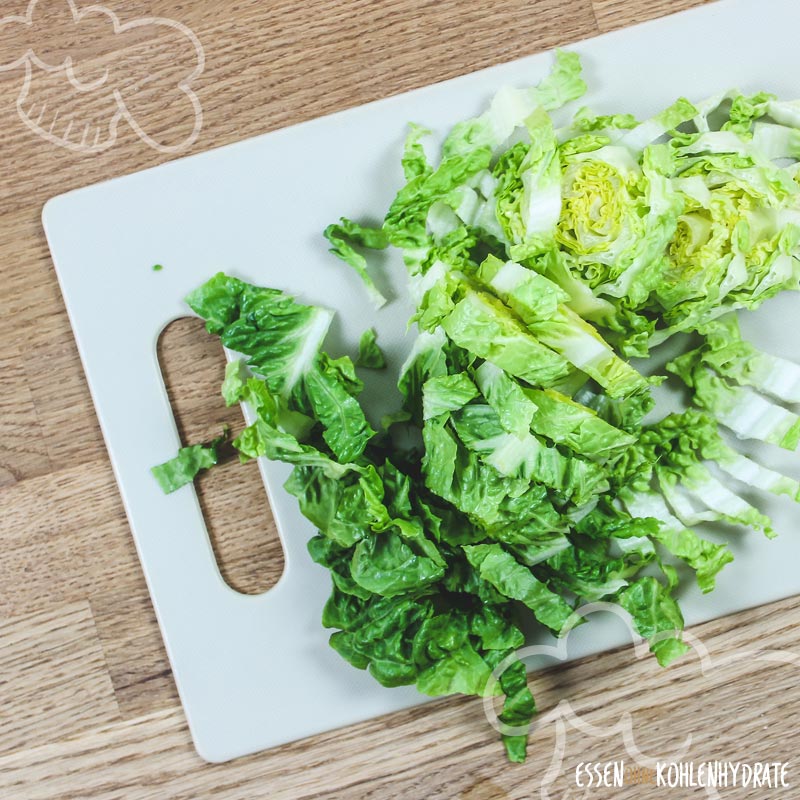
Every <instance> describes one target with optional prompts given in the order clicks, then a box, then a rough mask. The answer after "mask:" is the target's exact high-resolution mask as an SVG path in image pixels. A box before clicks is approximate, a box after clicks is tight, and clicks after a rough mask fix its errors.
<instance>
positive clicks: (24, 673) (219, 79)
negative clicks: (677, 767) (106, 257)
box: [0, 0, 800, 800]
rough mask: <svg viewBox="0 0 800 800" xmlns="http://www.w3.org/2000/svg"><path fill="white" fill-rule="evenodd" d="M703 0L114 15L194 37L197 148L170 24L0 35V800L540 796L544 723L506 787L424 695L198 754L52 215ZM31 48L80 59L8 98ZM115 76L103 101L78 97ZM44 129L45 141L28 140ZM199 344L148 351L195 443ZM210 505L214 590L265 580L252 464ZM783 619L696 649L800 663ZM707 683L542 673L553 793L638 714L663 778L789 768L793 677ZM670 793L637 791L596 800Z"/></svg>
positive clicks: (0, 28)
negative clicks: (321, 727)
mask: <svg viewBox="0 0 800 800" xmlns="http://www.w3.org/2000/svg"><path fill="white" fill-rule="evenodd" d="M696 4H698V3H697V0H677V1H676V0H527V2H524V0H508V1H507V2H505V3H502V4H500V3H497V4H495V3H490V2H488V0H484V2H470V0H441V1H440V2H434V1H433V0H427V1H426V0H381V1H380V2H374V1H373V2H370V0H355V1H354V0H345V2H337V0H318V2H315V3H309V4H305V3H295V2H292V1H291V0H221V1H220V0H217V1H216V2H210V1H209V0H198V1H197V2H191V3H190V2H182V0H109V5H108V7H109V9H111V10H113V11H114V12H115V13H116V14H117V15H118V16H119V19H120V21H121V22H122V23H126V22H129V21H131V20H137V19H141V18H144V17H154V16H161V17H166V18H171V19H174V20H176V21H179V22H180V23H183V24H184V25H186V26H188V28H189V29H191V31H193V32H194V33H195V34H196V36H197V37H198V39H199V41H200V42H201V44H202V47H203V49H204V54H205V63H204V69H203V71H202V73H201V74H200V75H199V76H196V77H195V78H194V80H193V81H192V83H191V86H192V88H193V89H194V90H195V91H196V93H197V98H198V101H199V103H200V105H201V106H202V111H203V117H202V128H201V130H200V131H199V136H197V137H196V141H194V142H193V143H191V140H192V137H193V133H197V131H196V130H194V127H193V126H194V121H195V117H194V109H193V106H192V105H191V103H190V102H189V101H188V100H187V96H186V95H185V94H181V93H180V92H179V91H178V89H177V86H178V83H179V82H180V81H181V80H182V79H183V78H185V77H186V76H187V75H188V74H189V73H191V72H192V70H193V69H194V68H195V67H196V63H195V62H194V61H193V59H194V49H193V48H192V47H188V48H187V47H186V42H187V41H188V39H187V37H186V36H185V35H184V34H183V33H181V32H180V31H178V30H177V29H175V28H174V27H173V28H165V27H163V26H162V27H161V28H153V27H152V26H150V27H148V26H147V25H143V26H135V27H132V26H127V27H126V26H124V25H123V26H122V27H120V28H119V29H118V31H117V33H113V28H112V27H111V25H110V18H109V17H103V16H102V15H99V16H98V15H97V14H94V16H91V15H90V16H87V17H81V19H80V21H79V22H76V21H75V19H74V18H73V14H72V11H71V8H70V5H69V4H68V2H67V0H40V2H39V3H38V4H37V5H36V6H35V7H34V9H33V16H32V17H31V20H30V24H27V23H23V22H21V21H16V22H13V21H8V19H7V18H6V20H4V21H5V24H3V22H0V67H5V69H2V71H0V155H1V156H2V165H3V166H2V170H1V171H0V298H2V302H1V303H0V309H1V311H0V313H2V318H1V321H0V326H1V327H0V334H2V339H3V342H4V347H3V352H2V355H0V365H1V366H0V386H2V393H0V587H1V588H0V797H2V798H3V799H4V800H38V799H39V798H42V799H43V800H44V799H45V798H46V799H47V800H56V799H58V800H65V799H66V798H92V799H93V800H100V798H103V799H104V800H111V798H124V800H144V798H158V799H159V800H161V799H162V798H163V799H164V800H182V799H183V798H186V799H187V800H188V799H189V798H191V799H192V800H195V799H196V798H220V799H221V798H242V800H244V799H245V798H246V799H247V800H254V799H256V798H270V799H271V800H283V799H285V798H291V799H292V800H295V799H298V800H299V798H311V797H319V798H381V800H383V798H392V799H395V798H396V799H397V800H400V798H403V799H404V800H405V799H407V800H420V799H421V798H426V799H427V800H434V798H448V799H449V798H463V799H464V800H495V799H496V800H501V799H505V798H513V799H514V800H521V798H529V797H538V796H539V785H540V783H541V778H542V776H543V774H544V773H545V771H546V769H547V768H548V766H549V765H550V763H551V759H552V758H553V753H554V750H555V748H556V745H557V744H558V741H557V736H558V731H557V726H556V725H555V724H549V725H543V726H541V727H540V728H538V729H537V730H536V731H535V732H534V733H533V735H532V737H531V745H530V756H529V760H528V762H527V764H525V765H524V766H513V767H512V766H509V765H508V764H507V763H506V762H505V759H504V756H503V753H502V749H501V747H500V745H499V744H498V742H497V740H496V738H495V734H494V732H493V731H492V730H491V729H490V728H489V726H488V725H487V724H486V721H485V719H484V717H483V714H482V711H481V707H480V704H479V703H478V702H477V701H475V700H464V699H445V700H440V701H436V702H434V703H432V704H430V705H427V706H425V707H423V708H418V709H415V710H412V711H408V712H403V713H398V714H394V715H391V716H388V717H384V718H381V719H376V720H373V721H370V722H366V723H363V724H359V725H355V726H352V727H350V728H346V729H344V730H339V731H334V732H331V733H327V734H323V735H320V736H315V737H313V738H310V739H307V740H304V741H301V742H297V743H294V744H290V745H286V746H283V747H279V748H276V749H273V750H271V751H268V752H264V753H261V754H258V755H254V756H250V757H248V758H244V759H240V760H238V761H235V762H233V763H229V764H225V765H208V764H205V763H203V762H202V761H201V759H200V758H199V757H198V756H197V755H196V754H195V752H194V750H193V748H192V745H191V741H190V738H189V733H188V731H187V727H186V723H185V720H184V716H183V713H182V711H181V708H180V705H179V702H178V698H177V695H176V691H175V687H174V684H173V681H172V677H171V674H170V669H169V665H168V663H167V659H166V655H165V653H164V649H163V645H162V643H161V639H160V636H159V632H158V628H157V625H156V621H155V617H154V615H153V610H152V607H151V605H150V601H149V598H148V595H147V590H146V587H145V583H144V579H143V577H142V574H141V571H140V568H139V564H138V561H137V558H136V553H135V551H134V546H133V541H132V538H131V536H130V534H129V530H128V525H127V523H126V520H125V516H124V513H123V509H122V505H121V502H120V499H119V496H118V493H117V489H116V486H115V483H114V479H113V476H112V472H111V468H110V466H109V462H108V458H107V455H106V451H105V448H104V446H103V442H102V439H101V436H100V431H99V429H98V424H97V419H96V417H95V414H94V411H93V408H92V403H91V400H90V397H89V393H88V391H87V387H86V383H85V380H84V377H83V372H82V370H81V366H80V363H79V360H78V355H77V352H76V348H75V343H74V340H73V337H72V333H71V330H70V326H69V322H68V320H67V316H66V313H65V311H64V305H63V302H62V299H61V296H60V293H59V290H58V286H57V284H56V278H55V275H54V273H53V267H52V264H51V261H50V257H49V254H48V250H47V246H46V243H45V239H44V235H43V232H42V226H41V222H40V212H41V208H42V205H43V203H44V202H45V201H46V200H47V199H48V198H49V197H51V196H52V195H55V194H58V193H61V192H64V191H66V190H68V189H73V188H76V187H79V186H83V185H84V184H87V183H91V182H94V181H97V180H100V179H103V178H109V177H111V176H115V175H121V174H124V173H129V172H133V171H135V170H138V169H141V168H143V167H148V166H152V165H155V164H158V163H161V162H163V161H166V160H168V159H170V158H174V157H175V153H176V152H178V151H179V150H180V149H181V148H182V147H183V146H184V145H186V144H188V145H189V146H188V147H186V148H185V149H184V150H183V152H199V151H202V150H205V149H208V148H211V147H216V146H218V145H222V144H226V143H229V142H235V141H238V140H240V139H244V138H246V137H249V136H253V135H255V134H258V133H262V132H264V131H267V130H271V129H274V128H279V127H282V126H285V125H288V124H291V123H295V122H299V121H301V120H306V119H309V118H312V117H315V116H318V115H321V114H327V113H329V112H332V111H336V110H338V109H342V108H345V107H348V106H354V105H357V104H360V103H364V102H366V101H370V100H374V99H376V98H379V97H384V96H387V95H391V94H395V93H397V92H402V91H405V90H408V89H412V88H414V87H418V86H422V85H424V84H426V83H430V82H432V81H437V80H442V79H444V78H449V77H452V76H456V75H459V74H462V73H466V72H470V71H472V70H476V69H479V68H481V67H486V66H489V65H491V64H494V63H497V62H501V61H506V60H509V59H512V58H515V57H518V56H523V55H526V54H530V53H534V52H537V51H541V50H544V49H548V48H552V47H554V46H557V45H566V44H569V43H570V42H573V41H576V40H579V39H583V38H586V37H589V36H592V35H594V34H596V33H598V32H600V31H608V30H611V29H614V28H619V27H621V26H624V25H628V24H631V23H634V22H637V21H641V20H644V19H647V18H650V17H654V16H658V15H662V14H667V13H670V12H673V11H677V10H680V9H682V8H684V7H688V6H691V5H696ZM78 5H79V7H80V6H81V5H87V4H86V3H79V4H78ZM26 9H27V0H3V7H2V13H3V14H6V15H12V14H18V15H22V16H24V14H25V13H26ZM26 52H28V53H35V54H36V56H37V58H39V59H40V61H41V62H42V63H46V64H50V65H51V66H54V67H57V66H59V65H63V64H65V61H64V59H65V58H69V59H70V62H69V63H70V64H71V65H72V70H73V78H74V79H75V80H74V81H73V82H72V83H69V82H68V81H67V80H66V78H65V73H64V71H63V70H61V72H60V73H57V72H56V71H55V70H54V71H52V72H45V73H41V75H43V76H44V77H43V78H41V77H40V79H39V83H38V84H37V83H36V82H34V83H32V85H31V88H30V91H29V92H28V93H27V95H26V96H24V97H21V96H20V92H21V91H22V89H23V88H24V86H23V84H24V80H25V68H24V65H23V64H22V58H23V56H24V55H25V53H26ZM15 64H16V66H14V65H15ZM121 73H124V74H122V75H121V77H120V74H121ZM115 74H116V76H117V77H116V78H115V79H114V80H116V81H117V82H118V85H119V87H121V88H119V89H115V91H116V92H117V93H116V94H114V93H110V92H109V91H108V89H106V88H103V86H101V87H100V88H99V89H95V88H92V87H94V86H95V84H94V83H93V81H98V82H99V83H102V81H103V79H104V76H105V77H107V76H108V75H112V76H113V75H115ZM109 80H110V79H109ZM23 94H24V93H23ZM120 98H121V99H122V101H124V109H125V112H126V116H127V118H129V119H130V120H131V122H132V124H129V123H128V122H126V121H125V117H123V119H122V120H120V123H119V125H118V127H117V130H116V137H115V136H114V133H115V132H114V130H113V126H112V127H109V119H110V117H111V116H112V115H113V112H114V111H115V109H116V108H123V105H120V104H119V103H120ZM18 99H19V104H20V107H19V109H18ZM115 103H117V105H116V106H115ZM23 117H25V118H26V119H27V120H28V123H27V124H26V123H25V121H24V119H23ZM68 120H69V121H70V122H68ZM37 125H38V128H39V129H40V131H45V132H50V133H51V137H50V139H48V138H46V137H45V136H42V135H37V132H36V131H35V130H34V128H35V127H36V126H37ZM68 126H71V127H70V128H69V131H68ZM78 134H80V135H78ZM57 136H61V137H62V138H64V139H66V140H67V142H68V144H70V145H71V147H65V146H62V145H60V144H59V143H58V142H56V141H55V140H54V139H53V137H57ZM106 145H108V146H107V147H106ZM153 145H157V146H153ZM103 148H104V149H103ZM92 149H95V150H97V152H87V151H89V150H92ZM197 333H198V328H197V326H196V325H195V324H194V323H192V322H191V321H181V322H179V323H177V324H175V325H173V326H172V327H171V328H170V329H169V330H168V331H167V333H166V334H165V335H164V337H163V339H162V343H161V354H162V364H163V366H164V370H165V374H166V378H167V381H168V383H169V386H170V391H171V393H172V397H173V401H174V405H175V407H176V412H177V415H178V417H179V419H180V425H181V428H182V432H183V433H184V434H185V436H186V437H187V438H190V439H196V438H197V437H204V436H206V435H207V434H209V433H211V432H213V431H214V430H216V428H217V424H218V422H219V420H220V418H221V417H223V418H224V417H225V415H226V413H227V414H228V417H227V418H228V419H230V421H231V422H232V424H234V425H237V424H241V420H237V419H236V413H237V412H233V411H229V412H225V411H224V410H223V409H221V408H220V407H219V404H218V403H217V401H216V400H215V399H214V398H215V396H216V393H217V385H218V381H219V376H220V374H221V365H222V361H221V353H220V352H219V351H218V350H217V349H215V346H214V345H213V344H212V343H210V341H209V340H208V339H206V338H205V337H202V336H198V335H197ZM201 492H202V498H203V504H204V506H205V508H206V512H207V515H208V517H209V519H210V528H211V534H212V537H213V540H214V547H215V550H216V552H217V555H218V559H219V561H220V563H221V565H222V569H223V572H224V574H225V576H226V578H227V580H228V581H229V582H230V583H231V585H233V586H235V587H237V588H239V589H240V590H242V591H249V592H258V591H263V590H264V589H266V588H268V587H269V586H271V585H272V584H274V582H275V581H276V580H277V577H278V576H279V574H280V572H281V569H282V560H281V559H282V555H281V549H280V545H279V544H278V540H277V537H276V535H275V532H274V529H273V528H272V527H271V525H270V524H269V523H268V522H267V520H268V519H269V514H268V511H267V510H266V499H265V497H264V493H263V488H262V487H261V485H260V483H259V479H258V475H257V473H256V470H255V467H254V466H253V465H249V466H240V465H238V464H236V465H231V466H229V467H225V468H223V469H220V470H218V471H217V472H216V473H215V474H213V475H211V476H209V477H208V478H206V479H205V480H204V481H203V482H202V486H201ZM259 504H260V505H259ZM259 507H264V508H265V512H264V514H263V516H262V517H261V520H260V522H254V521H253V514H252V513H251V510H252V509H253V508H259ZM242 509H245V510H244V511H243V510H242ZM798 621H800V601H799V600H797V599H791V600H787V601H784V602H781V603H776V604H774V605H771V606H765V607H761V608H758V609H755V610H752V611H749V612H746V613H743V614H739V615H737V616H735V617H729V618H726V619H722V620H718V621H716V622H712V623H709V624H706V625H703V626H700V627H699V628H696V629H694V630H693V631H692V632H693V633H694V634H695V635H697V636H699V637H700V638H701V639H702V641H703V643H704V644H705V646H706V647H707V648H708V650H709V651H710V653H711V655H712V657H713V658H715V659H719V658H723V657H725V656H726V655H730V654H734V653H738V652H741V650H742V648H752V649H758V648H768V649H769V648H771V649H780V650H788V651H793V650H796V651H797V652H798V653H800V633H799V632H798V628H797V625H796V623H797V622H798ZM702 666H703V665H702V664H701V663H700V662H699V661H698V658H697V657H695V656H692V657H689V658H687V659H685V660H684V661H682V662H680V663H679V664H678V665H676V666H675V667H673V668H671V669H669V670H667V671H662V670H660V669H659V668H658V667H657V666H656V665H655V663H654V661H653V659H650V658H647V659H638V658H636V657H635V655H634V653H633V651H632V649H631V648H625V649H624V650H620V651H616V652H613V653H608V654H605V655H602V656H598V657H594V658H589V659H586V660H583V661H580V662H577V663H572V664H569V665H567V666H565V667H563V668H560V669H552V670H550V671H547V672H545V673H543V674H539V675H535V676H533V677H532V679H531V680H532V687H533V690H534V693H535V694H536V696H537V699H538V701H539V705H540V707H541V708H543V709H548V708H552V707H553V706H555V705H556V703H557V702H558V701H559V700H560V699H561V698H569V699H570V701H571V703H572V705H573V707H574V708H575V709H576V710H577V711H578V713H579V714H580V719H581V720H583V723H584V725H583V729H582V730H576V729H574V728H570V727H568V728H567V736H566V741H565V742H564V745H563V752H564V758H563V763H562V764H561V766H560V769H559V770H558V773H557V774H558V777H557V778H556V779H555V782H554V783H553V785H552V787H551V793H550V797H553V798H556V797H558V798H568V797H569V798H577V797H581V796H583V795H582V794H581V793H580V792H579V791H578V790H577V789H576V788H575V785H574V769H575V766H576V764H577V763H578V762H580V761H604V760H611V759H618V758H624V759H626V760H627V761H628V762H630V756H629V755H628V754H627V753H626V750H625V746H624V743H623V740H622V736H621V735H620V734H613V735H605V736H602V737H600V738H595V737H594V736H593V735H592V732H591V730H590V729H589V728H587V727H586V724H587V723H588V724H591V725H595V726H601V727H602V726H610V725H612V724H614V723H615V722H617V721H618V720H620V719H621V718H622V717H623V715H630V719H631V722H632V725H633V729H634V731H635V734H636V741H637V744H638V746H639V748H640V749H641V750H642V751H643V752H645V753H647V754H650V755H652V756H653V757H656V758H668V757H669V756H670V755H671V754H674V753H676V752H678V750H679V748H680V746H681V744H682V743H683V740H684V737H685V734H686V733H687V732H691V733H692V736H693V739H692V741H691V746H690V748H689V751H688V754H687V755H686V758H687V759H689V758H691V759H692V760H695V761H697V762H699V761H701V760H713V759H725V760H731V761H736V760H740V759H749V760H766V759H768V760H770V761H791V760H792V759H793V758H794V756H795V752H796V741H795V740H794V734H795V724H794V720H795V718H796V714H797V713H798V712H799V711H800V702H798V701H799V700H800V692H798V691H797V690H796V685H797V678H796V676H795V674H794V672H793V670H794V669H796V668H795V667H793V666H787V665H781V664H780V663H772V662H768V661H766V660H764V659H756V658H750V659H746V660H741V659H739V660H736V661H734V662H732V663H730V664H729V665H728V666H718V667H717V668H715V669H712V670H705V671H704V670H703V669H702ZM790 776H791V773H790ZM795 783H796V784H800V775H797V776H795ZM764 791H765V790H761V789H758V790H750V791H748V790H742V789H739V790H737V791H728V792H723V793H722V795H723V796H724V797H736V798H746V797H763V796H766V795H765V794H764ZM794 791H796V792H798V794H795V795H793V796H800V790H794ZM664 794H665V790H664V789H655V788H647V787H642V786H636V785H628V786H626V788H625V789H624V790H618V789H617V790H613V789H604V790H595V791H593V792H592V793H591V794H590V795H589V794H587V795H586V796H587V797H588V796H591V797H615V798H633V797H637V798H638V797H656V796H659V797H662V796H664ZM689 795H690V790H683V791H676V792H674V793H673V794H668V796H674V797H688V796H689ZM692 796H694V795H692ZM776 796H778V795H776ZM780 796H782V797H790V796H792V794H791V792H789V793H786V794H781V795H780Z"/></svg>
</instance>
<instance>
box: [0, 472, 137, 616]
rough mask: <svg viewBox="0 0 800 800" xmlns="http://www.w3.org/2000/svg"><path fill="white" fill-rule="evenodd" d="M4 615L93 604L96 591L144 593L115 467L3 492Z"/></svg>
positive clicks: (53, 476) (0, 567)
mask: <svg viewBox="0 0 800 800" xmlns="http://www.w3.org/2000/svg"><path fill="white" fill-rule="evenodd" d="M0 526H1V527H0V530H2V541H3V548H2V557H1V558H0V586H3V587H4V590H5V591H4V592H3V593H2V594H0V614H1V615H3V616H18V615H21V614H27V613H32V612H34V611H41V610H45V609H47V608H50V607H51V606H55V605H59V604H63V603H67V602H76V601H78V600H82V599H83V600H85V599H86V598H87V596H88V594H89V592H90V591H103V590H111V589H116V590H118V591H128V592H131V593H134V592H136V591H141V590H142V589H143V588H144V578H143V576H142V572H141V567H140V566H139V560H138V558H137V556H136V550H135V548H134V545H133V539H132V537H131V535H130V530H129V528H128V524H127V520H126V519H125V515H124V512H123V509H122V503H121V501H120V498H119V493H118V491H117V487H116V484H115V482H114V479H113V476H112V474H111V472H110V470H109V468H108V463H107V462H105V461H104V462H99V463H94V464H82V465H80V466H77V467H73V468H71V469H67V470H62V471H60V472H56V473H50V474H48V475H46V476H41V477H38V478H31V479H28V480H24V481H21V482H19V483H17V484H14V485H12V486H8V487H5V488H2V489H0Z"/></svg>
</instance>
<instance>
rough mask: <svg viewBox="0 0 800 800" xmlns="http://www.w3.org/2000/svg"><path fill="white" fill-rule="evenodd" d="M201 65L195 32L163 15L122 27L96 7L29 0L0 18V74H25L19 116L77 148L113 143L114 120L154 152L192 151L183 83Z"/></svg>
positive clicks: (195, 120)
mask: <svg viewBox="0 0 800 800" xmlns="http://www.w3.org/2000/svg"><path fill="white" fill-rule="evenodd" d="M54 42H65V43H69V44H68V45H65V46H64V47H63V48H62V49H58V48H57V47H56V46H55V45H54ZM204 67H205V53H204V51H203V46H202V44H201V43H200V40H199V39H198V38H197V36H196V34H195V33H194V32H193V31H192V30H191V29H190V28H188V27H187V26H186V25H184V24H183V23H181V22H176V21H175V20H172V19H167V18H164V17H143V18H141V19H136V20H133V21H131V22H125V23H123V22H121V21H120V19H119V17H118V16H117V15H116V14H115V13H114V12H113V11H111V10H110V9H108V8H106V7H105V6H101V5H90V6H85V7H83V8H78V7H77V6H76V4H75V2H74V0H31V2H30V3H29V5H28V9H27V11H26V13H25V15H24V16H7V17H2V18H0V71H12V70H18V71H20V72H21V73H22V72H24V79H23V83H22V86H21V88H20V93H19V95H18V97H17V113H18V114H19V117H20V119H21V120H22V121H23V122H24V123H25V125H26V126H27V127H28V128H30V129H31V130H32V131H34V133H36V134H37V135H38V136H41V137H42V138H43V139H46V140H47V141H48V142H52V143H53V144H56V145H58V146H60V147H64V148H67V149H69V150H72V151H74V152H77V153H99V152H102V151H104V150H108V149H109V148H110V147H113V145H114V144H115V143H116V141H117V135H118V128H119V123H120V121H121V120H124V121H126V122H127V123H128V124H129V125H130V126H131V128H132V129H133V130H134V131H135V132H136V134H137V136H139V138H140V139H141V140H142V141H143V142H145V143H146V144H147V145H149V146H150V147H152V148H153V149H154V150H157V151H159V152H161V153H179V152H181V151H183V150H186V149H187V148H189V147H191V145H192V144H194V142H195V141H196V140H197V137H198V136H199V135H200V130H201V129H202V126H203V111H202V107H201V105H200V100H199V98H198V97H197V95H196V94H195V92H194V90H193V89H192V88H191V84H192V82H193V81H195V80H196V79H197V78H198V77H199V76H200V74H201V73H202V72H203V69H204ZM145 106H146V107H147V109H148V111H147V114H145V113H143V110H144V108H145ZM154 108H155V109H158V119H155V120H154V119H153V118H154V116H155V115H154V113H153V109H154Z"/></svg>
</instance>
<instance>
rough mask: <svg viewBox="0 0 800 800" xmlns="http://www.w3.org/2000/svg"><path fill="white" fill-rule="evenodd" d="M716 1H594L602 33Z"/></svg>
mask: <svg viewBox="0 0 800 800" xmlns="http://www.w3.org/2000/svg"><path fill="white" fill-rule="evenodd" d="M713 1H714V0H652V2H649V3H638V2H634V3H631V2H630V0H592V6H593V7H594V14H595V17H596V18H597V27H598V28H599V29H600V31H601V32H602V33H607V32H608V31H614V30H617V29H618V28H626V27H627V26H628V25H635V24H636V23H639V22H645V21H647V20H649V19H656V18H657V17H664V16H666V15H667V14H676V13H677V12H678V11H686V9H689V8H694V7H696V6H702V5H705V4H706V3H710V2H713Z"/></svg>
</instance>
